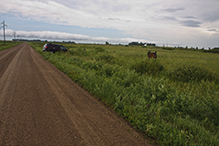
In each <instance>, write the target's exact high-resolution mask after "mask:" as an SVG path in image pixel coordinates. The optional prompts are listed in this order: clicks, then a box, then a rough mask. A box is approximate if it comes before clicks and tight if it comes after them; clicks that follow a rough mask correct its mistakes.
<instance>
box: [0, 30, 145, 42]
mask: <svg viewBox="0 0 219 146" xmlns="http://www.w3.org/2000/svg"><path fill="white" fill-rule="evenodd" d="M2 35H3V33H2V31H1V32H0V36H2ZM6 36H7V37H9V38H13V37H14V30H11V29H7V30H6ZM18 37H19V39H28V38H34V39H42V40H50V41H75V42H76V43H84V42H86V43H105V42H106V41H108V42H110V43H113V44H119V43H121V44H128V43H130V42H132V41H137V42H149V41H148V40H145V39H135V38H107V37H90V36H87V35H81V34H71V33H64V32H54V31H16V38H17V39H18Z"/></svg>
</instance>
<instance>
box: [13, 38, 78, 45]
mask: <svg viewBox="0 0 219 146" xmlns="http://www.w3.org/2000/svg"><path fill="white" fill-rule="evenodd" d="M12 41H20V42H48V41H47V40H40V39H33V40H28V39H12ZM62 43H72V44H75V42H74V41H67V42H65V41H62Z"/></svg>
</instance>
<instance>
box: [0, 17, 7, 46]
mask: <svg viewBox="0 0 219 146" xmlns="http://www.w3.org/2000/svg"><path fill="white" fill-rule="evenodd" d="M1 24H2V26H1V27H0V28H3V33H4V44H5V26H7V25H6V24H5V21H4V20H3V22H2V23H1Z"/></svg>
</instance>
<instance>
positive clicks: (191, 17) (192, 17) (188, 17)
mask: <svg viewBox="0 0 219 146" xmlns="http://www.w3.org/2000/svg"><path fill="white" fill-rule="evenodd" d="M183 18H186V19H196V18H195V17H194V16H184V17H183Z"/></svg>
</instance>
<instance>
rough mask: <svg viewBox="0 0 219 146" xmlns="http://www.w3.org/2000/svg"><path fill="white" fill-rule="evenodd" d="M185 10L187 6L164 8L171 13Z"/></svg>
mask: <svg viewBox="0 0 219 146" xmlns="http://www.w3.org/2000/svg"><path fill="white" fill-rule="evenodd" d="M184 10H185V8H183V7H180V8H168V9H163V11H166V12H170V13H174V12H177V11H184Z"/></svg>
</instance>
